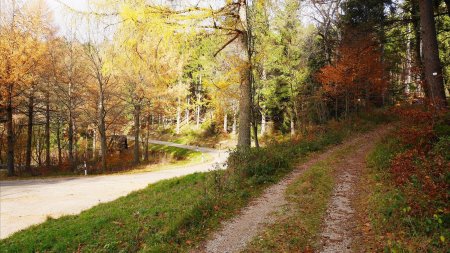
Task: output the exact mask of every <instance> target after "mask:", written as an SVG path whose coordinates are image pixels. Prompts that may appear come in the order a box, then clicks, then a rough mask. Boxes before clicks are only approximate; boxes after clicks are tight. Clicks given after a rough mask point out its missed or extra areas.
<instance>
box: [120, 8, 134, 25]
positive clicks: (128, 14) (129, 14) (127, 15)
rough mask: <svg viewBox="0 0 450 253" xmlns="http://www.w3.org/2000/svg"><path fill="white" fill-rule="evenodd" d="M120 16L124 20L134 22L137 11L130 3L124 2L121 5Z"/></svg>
mask: <svg viewBox="0 0 450 253" xmlns="http://www.w3.org/2000/svg"><path fill="white" fill-rule="evenodd" d="M120 16H121V17H122V19H124V20H130V21H133V22H136V21H137V20H138V12H137V11H136V10H134V9H132V8H131V6H130V5H128V4H124V5H122V10H121V12H120Z"/></svg>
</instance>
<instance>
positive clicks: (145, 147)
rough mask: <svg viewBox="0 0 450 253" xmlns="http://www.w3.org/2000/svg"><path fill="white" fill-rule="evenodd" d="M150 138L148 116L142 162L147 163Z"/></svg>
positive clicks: (148, 117)
mask: <svg viewBox="0 0 450 253" xmlns="http://www.w3.org/2000/svg"><path fill="white" fill-rule="evenodd" d="M152 118H153V116H152ZM149 138H150V115H148V116H147V133H146V134H145V146H144V150H145V153H144V161H145V162H148V141H149Z"/></svg>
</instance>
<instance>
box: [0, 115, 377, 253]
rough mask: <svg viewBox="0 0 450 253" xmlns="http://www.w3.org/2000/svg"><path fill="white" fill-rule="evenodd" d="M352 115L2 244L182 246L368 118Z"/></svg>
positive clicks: (43, 247) (14, 247)
mask: <svg viewBox="0 0 450 253" xmlns="http://www.w3.org/2000/svg"><path fill="white" fill-rule="evenodd" d="M358 122H359V123H354V122H350V121H346V122H340V123H338V122H334V123H332V124H330V125H329V126H327V127H326V128H322V129H320V131H315V132H314V133H312V134H310V135H309V136H307V138H304V139H302V140H296V141H292V142H291V141H290V142H288V143H273V144H270V145H268V146H267V147H265V148H260V149H251V150H237V151H235V152H233V153H232V154H231V155H230V159H229V161H228V162H229V168H228V170H226V171H213V172H210V173H205V174H195V175H190V176H187V177H183V178H179V179H172V180H166V181H162V182H159V183H156V184H153V185H150V186H149V187H147V188H146V189H144V190H141V191H137V192H134V193H132V194H130V195H128V196H126V197H123V198H120V199H118V200H116V201H113V202H110V203H105V204H100V205H98V206H96V207H94V208H92V209H89V210H87V211H85V212H82V213H81V214H80V215H75V216H67V217H62V218H60V219H56V220H48V221H47V222H45V223H43V224H41V225H37V226H34V227H32V228H30V229H26V230H24V231H20V232H18V233H15V234H14V235H12V236H11V237H9V238H7V239H4V240H2V241H0V251H1V252H44V251H45V252H60V251H72V252H73V251H83V252H135V251H139V250H142V251H146V252H180V251H186V250H188V249H190V248H193V247H196V246H198V245H199V243H200V242H201V241H202V240H203V239H205V238H206V236H207V235H208V233H209V231H212V230H214V229H216V228H217V227H218V226H219V224H220V222H221V221H222V220H224V219H228V218H229V217H232V216H233V215H234V214H235V213H236V212H238V210H239V209H240V208H242V207H243V206H244V205H246V204H247V203H248V202H249V200H250V199H251V198H253V197H255V196H258V195H259V194H260V193H261V192H262V190H263V189H264V188H265V187H266V186H268V185H269V184H271V183H273V182H276V181H277V180H279V179H280V178H282V177H283V176H284V175H285V174H286V173H288V172H289V171H291V170H292V168H293V165H294V164H295V163H296V162H297V161H299V159H305V158H306V157H307V155H308V154H309V153H311V152H315V151H320V150H323V149H325V148H326V147H328V146H330V145H333V144H337V143H339V142H341V141H342V140H343V139H344V138H345V137H347V136H349V135H351V134H352V133H353V132H355V131H359V130H361V129H366V128H365V127H363V126H367V127H370V126H373V125H374V123H373V122H368V121H366V120H361V121H358Z"/></svg>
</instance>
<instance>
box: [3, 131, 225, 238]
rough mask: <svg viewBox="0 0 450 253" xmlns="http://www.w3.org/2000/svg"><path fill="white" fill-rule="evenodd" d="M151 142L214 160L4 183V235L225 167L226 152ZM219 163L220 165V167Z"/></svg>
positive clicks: (4, 236)
mask: <svg viewBox="0 0 450 253" xmlns="http://www.w3.org/2000/svg"><path fill="white" fill-rule="evenodd" d="M151 143H154V144H162V145H170V146H175V147H180V148H186V149H192V150H198V151H201V152H204V153H207V154H209V155H210V156H212V157H213V161H210V162H207V163H202V164H196V165H186V166H184V167H179V168H173V169H168V170H161V171H155V172H146V173H139V174H125V175H105V176H88V177H67V178H57V179H31V180H16V181H3V182H0V238H6V237H8V236H9V235H11V234H12V233H14V232H16V231H19V230H21V229H24V228H27V227H29V226H31V225H34V224H39V223H41V222H44V221H45V220H46V219H47V217H48V216H51V217H53V218H58V217H60V216H63V215H68V214H78V213H80V212H81V211H83V210H86V209H88V208H90V207H92V206H95V205H97V204H98V203H102V202H108V201H112V200H115V199H117V198H119V197H121V196H125V195H127V194H129V193H130V192H132V191H136V190H139V189H143V188H145V187H146V186H147V185H148V184H150V183H154V182H157V181H160V180H163V179H169V178H174V177H179V176H184V175H188V174H191V173H195V172H204V171H208V170H211V169H218V168H224V167H225V165H224V164H225V163H224V162H225V161H226V158H227V156H228V154H227V152H226V151H219V150H214V149H209V148H201V147H194V146H187V145H182V144H176V143H170V142H163V141H156V140H153V141H151ZM217 164H219V165H220V166H219V167H218V166H217Z"/></svg>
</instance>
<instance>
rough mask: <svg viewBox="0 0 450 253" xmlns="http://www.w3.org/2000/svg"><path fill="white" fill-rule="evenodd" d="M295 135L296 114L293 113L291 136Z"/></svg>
mask: <svg viewBox="0 0 450 253" xmlns="http://www.w3.org/2000/svg"><path fill="white" fill-rule="evenodd" d="M294 135H295V122H294V116H292V115H291V136H294Z"/></svg>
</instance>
